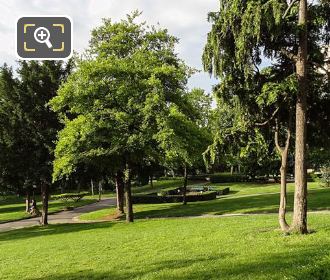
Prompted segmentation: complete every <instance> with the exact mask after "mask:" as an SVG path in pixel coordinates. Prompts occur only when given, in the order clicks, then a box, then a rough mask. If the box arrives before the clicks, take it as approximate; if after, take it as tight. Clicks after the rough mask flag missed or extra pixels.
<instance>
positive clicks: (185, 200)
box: [182, 166, 188, 205]
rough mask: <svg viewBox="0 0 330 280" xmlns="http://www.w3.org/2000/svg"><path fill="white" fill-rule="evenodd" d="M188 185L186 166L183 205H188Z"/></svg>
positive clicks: (185, 168) (185, 169)
mask: <svg viewBox="0 0 330 280" xmlns="http://www.w3.org/2000/svg"><path fill="white" fill-rule="evenodd" d="M187 184H188V172H187V166H184V179H183V193H182V202H183V205H186V204H187Z"/></svg>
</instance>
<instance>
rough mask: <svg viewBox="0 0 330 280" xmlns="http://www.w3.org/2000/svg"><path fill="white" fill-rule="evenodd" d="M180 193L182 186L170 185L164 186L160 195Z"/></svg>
mask: <svg viewBox="0 0 330 280" xmlns="http://www.w3.org/2000/svg"><path fill="white" fill-rule="evenodd" d="M179 193H180V188H177V187H176V188H174V187H168V188H164V189H162V190H161V191H160V192H159V193H158V195H159V196H166V195H176V194H179Z"/></svg>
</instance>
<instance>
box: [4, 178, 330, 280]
mask: <svg viewBox="0 0 330 280" xmlns="http://www.w3.org/2000/svg"><path fill="white" fill-rule="evenodd" d="M176 183H178V182H176ZM168 184H170V185H171V184H173V182H172V183H169V182H168V183H164V182H162V183H161V184H160V185H158V186H157V184H156V186H155V188H156V189H160V188H163V187H168V186H169V185H168ZM178 184H180V183H178ZM214 186H216V187H219V188H223V187H224V186H230V188H231V190H232V192H231V194H229V195H228V196H225V197H222V198H220V199H217V200H212V201H205V202H195V203H189V204H188V205H187V206H183V205H181V204H176V203H174V204H172V203H169V204H157V205H143V204H141V205H134V211H135V216H136V218H138V219H136V221H135V222H134V223H133V224H126V223H125V222H122V221H119V222H98V223H91V224H63V225H49V226H46V227H33V228H26V229H20V230H14V231H9V232H2V233H0V260H1V261H0V275H1V277H0V278H1V280H16V279H29V280H32V279H34V280H43V279H47V280H60V279H66V280H73V279H79V280H84V279H86V280H87V279H88V280H90V279H96V280H101V279H111V280H112V279H113V280H124V279H125V280H126V279H129V280H131V279H133V280H134V279H135V280H147V279H150V280H154V279H155V280H163V279H166V280H168V279H169V280H171V279H173V280H174V279H175V280H176V279H178V280H184V279H187V280H188V279H189V280H190V279H192V280H203V279H205V280H210V279H214V280H218V279H225V280H227V279H228V280H234V279H235V280H237V279H242V280H245V279H251V280H255V279H256V280H259V279H267V280H268V279H278V280H282V279H286V280H294V279H295V280H325V279H330V214H329V213H327V212H319V213H310V214H309V216H308V223H309V229H310V230H311V234H308V235H304V236H301V235H295V234H293V235H284V234H283V233H281V232H280V231H279V230H278V222H277V215H276V214H274V213H273V212H276V211H277V207H278V200H279V195H278V190H279V185H277V184H267V185H261V184H247V183H239V184H225V185H219V184H216V185H214ZM149 188H150V187H148V186H145V187H142V188H140V189H134V193H147V192H150V189H149ZM288 189H289V210H291V209H292V207H291V204H292V195H293V185H292V184H290V185H289V188H288ZM308 201H309V209H310V210H325V209H330V190H329V189H324V188H320V187H319V186H318V185H317V184H315V183H312V184H309V200H308ZM53 206H54V207H55V205H53ZM58 207H59V205H58ZM113 210H114V208H109V209H105V210H101V211H95V212H92V213H88V214H84V215H82V216H81V218H83V219H88V220H89V219H101V218H104V217H105V216H107V215H109V214H111V213H112V212H113ZM226 213H268V214H264V215H252V216H239V217H221V216H220V215H221V214H226ZM204 214H216V215H217V216H213V217H196V218H189V217H185V216H200V215H204ZM177 216H180V217H182V218H175V217H177ZM151 217H152V218H155V219H145V218H151ZM166 217H173V218H171V219H164V218H166ZM157 218H161V219H157ZM290 220H291V215H290V214H289V215H288V221H290Z"/></svg>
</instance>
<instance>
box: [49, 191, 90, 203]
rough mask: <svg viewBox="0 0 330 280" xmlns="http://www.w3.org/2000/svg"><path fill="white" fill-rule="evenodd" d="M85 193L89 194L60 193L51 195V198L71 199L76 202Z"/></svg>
mask: <svg viewBox="0 0 330 280" xmlns="http://www.w3.org/2000/svg"><path fill="white" fill-rule="evenodd" d="M86 195H89V192H80V193H62V194H57V195H52V196H51V199H53V200H65V201H68V200H73V201H75V202H77V201H79V200H80V199H82V198H83V197H84V196H86Z"/></svg>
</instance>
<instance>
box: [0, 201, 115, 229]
mask: <svg viewBox="0 0 330 280" xmlns="http://www.w3.org/2000/svg"><path fill="white" fill-rule="evenodd" d="M115 204H116V200H115V199H114V198H106V199H102V200H101V201H100V202H95V203H92V204H88V205H84V206H81V207H77V208H75V209H73V210H71V211H62V212H59V213H56V214H50V215H48V222H49V224H64V223H83V222H84V221H79V220H78V219H75V218H76V217H77V216H80V215H81V214H84V213H89V212H93V211H97V210H101V209H104V208H107V207H109V206H113V205H115ZM39 221H40V217H37V218H31V219H25V220H20V221H13V222H8V223H3V224H0V232H2V231H7V230H12V229H19V228H24V227H32V226H36V225H39Z"/></svg>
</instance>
